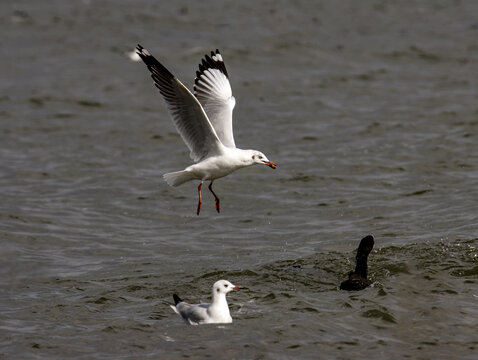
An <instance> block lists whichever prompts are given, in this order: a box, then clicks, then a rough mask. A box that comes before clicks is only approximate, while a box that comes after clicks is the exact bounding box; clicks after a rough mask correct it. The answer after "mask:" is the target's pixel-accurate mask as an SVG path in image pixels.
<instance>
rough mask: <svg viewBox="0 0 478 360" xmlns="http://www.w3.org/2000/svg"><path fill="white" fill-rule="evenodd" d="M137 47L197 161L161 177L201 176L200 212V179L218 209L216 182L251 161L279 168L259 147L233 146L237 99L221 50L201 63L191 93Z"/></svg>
mask: <svg viewBox="0 0 478 360" xmlns="http://www.w3.org/2000/svg"><path fill="white" fill-rule="evenodd" d="M136 50H137V54H138V55H139V57H140V58H141V59H142V60H143V61H144V63H145V64H146V66H147V67H148V70H149V71H150V72H151V77H152V78H153V80H154V84H155V85H156V87H157V88H158V89H159V92H160V93H161V95H162V96H163V98H164V100H165V101H166V105H167V108H168V110H169V113H170V115H171V118H172V120H173V122H174V125H176V129H177V130H178V132H179V134H180V135H181V138H182V139H183V141H184V142H185V143H186V145H187V146H188V148H189V150H190V151H191V152H190V156H191V159H193V161H194V162H195V164H193V165H190V166H188V167H187V168H186V169H184V170H182V171H176V172H171V173H167V174H164V175H163V177H164V179H165V180H166V182H167V183H168V184H169V185H171V186H179V185H181V184H184V183H185V182H187V181H191V180H200V183H199V186H198V196H199V201H198V206H197V211H196V213H197V214H198V215H199V212H200V211H201V204H202V200H201V187H202V184H203V182H204V181H210V183H209V190H210V191H211V193H212V194H213V195H214V198H215V199H216V210H217V212H219V211H220V200H219V197H218V196H217V195H216V193H215V192H214V190H213V189H212V184H213V182H214V180H216V179H219V178H222V177H224V176H226V175H229V174H230V173H232V172H233V171H236V170H238V169H240V168H243V167H246V166H250V165H254V164H263V165H267V166H269V167H271V168H273V169H275V168H276V167H277V166H276V164H274V163H273V162H272V161H269V159H267V157H266V156H265V155H264V154H263V153H261V152H260V151H257V150H242V149H238V148H236V144H235V143H234V135H233V132H232V110H233V109H234V105H235V104H236V100H235V99H234V96H232V90H231V84H230V83H229V79H228V74H227V70H226V66H225V65H224V62H223V60H222V56H221V54H220V53H219V50H216V51H215V52H213V51H211V56H208V55H205V56H204V59H202V62H201V64H199V71H196V79H195V80H194V95H193V94H192V93H191V92H190V91H189V90H188V89H187V88H186V87H185V86H184V85H183V84H182V83H181V82H180V81H179V80H178V79H177V78H176V77H175V76H174V75H173V74H171V73H170V72H169V71H168V69H166V68H165V67H164V66H163V65H162V64H161V63H160V62H159V61H158V60H156V59H155V58H154V56H153V55H151V54H150V53H149V52H148V51H147V50H146V49H145V48H143V47H142V46H141V45H139V44H138V46H137V47H136Z"/></svg>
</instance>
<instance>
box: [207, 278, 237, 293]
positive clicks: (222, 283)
mask: <svg viewBox="0 0 478 360" xmlns="http://www.w3.org/2000/svg"><path fill="white" fill-rule="evenodd" d="M238 289H242V288H241V287H240V286H236V285H233V284H231V283H230V282H229V281H227V280H218V281H216V282H215V283H214V285H213V286H212V294H213V296H214V295H215V294H227V293H228V292H230V291H232V290H238Z"/></svg>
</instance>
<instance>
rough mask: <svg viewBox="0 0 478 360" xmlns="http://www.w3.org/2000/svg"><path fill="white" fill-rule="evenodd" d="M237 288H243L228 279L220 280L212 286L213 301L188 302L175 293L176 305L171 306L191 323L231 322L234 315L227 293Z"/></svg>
mask: <svg viewBox="0 0 478 360" xmlns="http://www.w3.org/2000/svg"><path fill="white" fill-rule="evenodd" d="M237 289H241V287H240V286H235V285H233V284H231V283H230V282H229V281H227V280H218V281H216V282H215V283H214V285H213V286H212V303H210V304H188V303H187V302H184V301H183V300H182V299H181V298H180V297H179V296H177V295H176V294H174V295H173V299H174V303H175V305H170V306H171V308H172V309H173V310H174V311H175V312H176V313H178V314H179V315H181V317H182V318H183V320H184V321H185V322H187V323H188V324H190V325H201V324H226V323H231V322H232V317H231V314H230V312H229V306H228V305H227V300H226V294H227V293H228V292H230V291H232V290H237Z"/></svg>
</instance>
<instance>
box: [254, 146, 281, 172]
mask: <svg viewBox="0 0 478 360" xmlns="http://www.w3.org/2000/svg"><path fill="white" fill-rule="evenodd" d="M248 152H249V154H248V155H249V156H250V160H249V161H250V162H251V164H263V165H267V166H269V167H271V168H273V169H275V168H277V165H276V164H274V163H273V162H272V161H270V160H269V159H268V158H267V156H265V155H264V154H263V153H261V152H260V151H257V150H249V151H248Z"/></svg>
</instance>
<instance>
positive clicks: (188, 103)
mask: <svg viewBox="0 0 478 360" xmlns="http://www.w3.org/2000/svg"><path fill="white" fill-rule="evenodd" d="M136 50H137V53H138V55H139V56H140V57H141V59H142V60H143V61H144V63H145V64H146V66H147V67H148V70H149V71H150V72H151V77H152V78H153V80H154V84H155V85H156V87H157V88H158V89H159V92H160V93H161V95H162V96H163V98H164V100H165V101H166V104H167V107H168V110H169V113H170V114H171V117H172V119H173V122H174V124H175V125H176V128H177V130H178V132H179V134H180V135H181V137H182V139H183V141H184V142H185V143H186V145H187V146H188V148H189V150H191V153H190V156H191V158H192V159H193V160H194V161H196V162H197V161H200V160H201V159H203V158H205V157H206V156H208V155H214V154H218V153H219V152H220V147H221V141H220V140H219V138H218V136H217V134H216V131H215V130H214V127H213V126H212V124H211V122H210V121H209V119H208V117H207V115H206V112H205V111H204V109H203V107H202V106H201V104H200V103H199V101H198V100H197V99H196V98H195V97H194V95H193V94H191V92H190V91H189V90H188V89H187V88H186V87H185V86H184V85H183V84H182V83H181V82H180V81H179V80H178V79H177V78H176V77H175V76H174V75H173V74H171V73H170V72H169V71H168V69H166V68H165V67H164V66H163V65H162V64H161V63H160V62H159V61H158V60H156V59H155V58H154V56H153V55H151V54H150V53H149V52H148V51H147V50H146V49H144V48H143V47H142V46H141V45H138V46H137V47H136Z"/></svg>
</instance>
